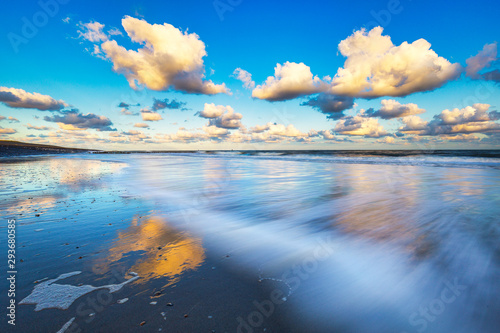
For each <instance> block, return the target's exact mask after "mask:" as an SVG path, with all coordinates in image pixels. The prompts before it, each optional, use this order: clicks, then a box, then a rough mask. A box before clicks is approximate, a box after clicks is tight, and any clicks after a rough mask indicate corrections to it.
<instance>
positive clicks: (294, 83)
mask: <svg viewBox="0 0 500 333" xmlns="http://www.w3.org/2000/svg"><path fill="white" fill-rule="evenodd" d="M382 32H383V28H382V27H375V28H373V29H372V30H370V31H366V30H365V29H361V30H358V31H355V32H354V33H353V34H352V35H351V36H349V37H348V38H346V39H345V40H343V41H341V42H340V44H339V46H338V49H339V51H340V53H341V54H342V55H343V56H344V57H346V58H347V59H346V61H345V63H344V66H343V67H342V68H339V69H338V70H337V73H336V74H335V76H334V77H333V78H330V77H328V76H327V77H324V78H323V79H320V78H319V77H318V76H314V75H313V74H312V72H311V69H310V68H309V66H307V65H305V64H304V63H294V62H285V63H284V64H283V65H281V64H277V66H276V67H275V73H274V76H270V77H268V78H267V80H266V81H265V82H264V83H263V84H261V85H258V86H256V87H255V88H254V89H253V91H252V97H254V98H258V99H265V100H268V101H283V100H288V99H293V98H296V97H299V96H305V95H311V94H314V93H319V92H325V93H329V94H330V95H331V96H347V97H352V98H367V99H370V98H377V97H384V96H393V97H398V96H407V95H410V94H413V93H416V92H422V91H431V90H434V89H436V88H439V87H441V86H442V85H444V84H445V83H446V82H448V81H451V80H454V79H457V78H458V77H459V76H460V74H461V72H462V66H461V65H460V64H458V63H456V64H452V63H450V62H449V61H448V60H446V59H444V58H443V57H439V56H438V55H437V54H436V52H434V51H433V50H432V49H431V44H430V43H429V42H427V41H426V40H425V39H422V38H421V39H418V40H416V41H414V42H413V43H408V42H403V43H401V45H399V46H396V45H394V44H393V43H392V41H391V38H390V37H389V36H383V35H382ZM239 73H241V72H239ZM248 74H249V73H248ZM245 75H246V73H243V77H245ZM323 98H326V99H328V98H329V99H333V98H334V97H323ZM320 102H321V101H319V100H318V101H315V100H314V99H312V102H311V103H312V104H313V105H311V106H317V107H320V109H321V104H319V103H320ZM323 102H326V100H323ZM306 105H307V104H306ZM332 113H334V112H332ZM334 117H337V115H335V116H334Z"/></svg>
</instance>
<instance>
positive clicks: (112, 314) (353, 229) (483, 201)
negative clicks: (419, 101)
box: [0, 153, 500, 332]
mask: <svg viewBox="0 0 500 333" xmlns="http://www.w3.org/2000/svg"><path fill="white" fill-rule="evenodd" d="M335 158H337V157H335ZM349 158H350V157H348V159H347V160H346V157H342V156H341V157H340V159H338V158H337V160H331V157H325V156H322V157H314V156H313V157H307V156H306V155H298V156H290V155H283V156H282V157H280V156H275V155H269V154H263V155H262V154H261V155H251V156H238V155H234V154H233V155H227V154H208V155H206V154H196V153H195V154H192V153H189V154H158V155H157V154H152V155H148V154H131V155H130V154H129V155H90V154H83V155H82V154H76V155H65V154H63V155H57V156H43V157H30V158H27V159H26V158H7V159H6V158H4V159H3V160H2V164H1V165H2V175H1V178H0V180H1V182H2V202H1V205H2V211H3V212H4V214H3V215H4V217H5V218H6V219H9V220H15V224H16V235H17V236H16V237H17V238H16V240H17V258H18V261H17V272H18V273H17V276H16V277H17V280H16V288H17V291H16V297H15V298H16V301H17V304H16V325H15V329H14V330H12V327H7V326H6V323H5V322H3V323H2V325H4V326H2V327H3V328H2V331H5V330H8V331H18V332H136V331H144V332H157V331H164V332H305V331H307V332H359V331H366V332H368V331H373V332H375V331H381V330H386V331H389V332H400V331H407V332H417V331H418V330H419V329H422V328H423V327H425V331H427V332H443V331H446V330H448V329H453V330H454V331H456V332H459V331H463V332H468V331H470V330H471V329H476V328H477V329H479V328H480V329H481V331H482V332H494V331H495V330H496V326H495V324H494V323H495V322H496V313H497V312H496V311H497V310H498V309H499V303H498V298H496V295H498V292H499V290H500V289H499V285H498V282H497V281H496V279H495V278H494V277H495V276H497V273H498V271H499V262H498V257H496V254H495V253H496V251H497V250H498V242H497V241H496V240H497V236H498V234H497V229H496V226H495V223H496V222H495V221H496V220H497V216H498V215H497V212H496V210H498V207H499V206H498V205H497V204H495V202H496V201H497V200H498V197H497V196H496V197H495V193H496V191H497V189H498V187H495V185H494V184H497V183H498V182H500V177H499V173H498V172H499V171H498V170H499V169H498V166H499V165H500V164H496V163H498V161H497V160H496V159H491V158H470V157H462V158H458V159H457V158H451V159H450V158H448V159H446V158H444V159H443V158H442V157H436V158H434V157H432V158H430V159H429V157H426V159H425V160H424V159H421V160H419V161H418V162H416V161H415V160H411V161H410V160H406V162H405V163H406V164H402V160H403V159H404V158H406V157H403V158H400V160H399V162H398V160H396V159H395V157H392V156H391V157H382V160H380V158H381V157H373V156H367V157H365V160H364V162H363V160H360V158H359V157H357V158H356V160H355V161H354V160H350V159H349ZM328 159H330V160H328ZM374 159H379V160H377V164H374V161H373V160H374ZM332 161H333V162H332ZM439 163H441V164H442V165H447V166H448V169H447V172H446V173H444V170H445V168H443V167H440V166H436V165H437V164H439ZM453 165H454V166H453ZM278 166H279V167H278ZM449 166H452V167H449ZM450 170H451V171H450ZM374 174H375V175H376V177H375V178H372V176H373V175H374ZM381 179H382V180H383V181H381ZM417 183H418V184H419V185H417ZM438 187H439V191H435V190H434V188H436V190H437V188H438ZM236 193H237V195H235V194H236ZM402 193H404V195H401V194H402ZM257 194H259V195H257ZM438 197H440V198H441V199H440V200H441V204H440V205H435V204H431V202H432V201H435V200H437V198H438ZM462 198H468V199H470V200H469V201H468V202H469V203H468V205H469V206H468V207H467V208H464V206H463V205H464V202H463V201H462ZM388 200H390V201H391V203H392V206H391V207H393V208H392V209H391V210H388V209H387V208H388V206H387V201H388ZM367 205H368V206H367ZM419 207H420V208H419ZM422 207H426V208H425V209H423V208H422ZM408 216H411V218H410V219H407V218H405V217H408ZM477 221H482V225H478V224H477V223H476V222H477ZM443 223H444V224H443ZM3 229H6V228H3ZM467 235H468V236H467ZM471 235H474V236H473V237H471ZM2 284H5V281H2ZM5 287H8V286H7V285H5ZM2 288H4V287H2ZM443 295H444V296H443ZM442 297H444V300H441V298H442ZM445 300H450V301H449V302H445ZM426 304H427V305H426ZM422 307H423V308H422ZM441 307H442V308H443V309H441ZM422 309H430V310H428V311H432V312H429V314H427V315H428V316H429V318H431V319H433V320H427V319H426V317H425V316H426V314H425V312H422V311H424V310H422ZM441 310H442V311H441ZM478 312H480V313H482V316H483V317H482V319H481V320H476V319H474V318H475V313H478ZM457 313H462V314H463V316H462V317H461V319H460V318H459V319H457V317H456V314H457ZM360 319H362V320H360ZM461 327H462V328H463V330H460V329H461Z"/></svg>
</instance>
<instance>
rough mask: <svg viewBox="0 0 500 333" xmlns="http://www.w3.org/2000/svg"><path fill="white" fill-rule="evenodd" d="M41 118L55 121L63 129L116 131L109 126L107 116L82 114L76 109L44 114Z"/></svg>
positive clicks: (110, 123)
mask: <svg viewBox="0 0 500 333" xmlns="http://www.w3.org/2000/svg"><path fill="white" fill-rule="evenodd" d="M43 119H44V120H45V121H49V122H54V123H57V124H58V125H59V127H60V128H61V129H65V130H84V129H89V128H90V129H96V130H98V131H116V129H114V128H111V126H112V125H113V123H112V122H111V120H109V118H107V117H105V116H99V115H96V114H93V113H87V114H82V113H80V112H78V111H77V110H71V111H65V112H64V113H63V114H62V116H60V115H54V116H52V117H48V116H45V117H44V118H43Z"/></svg>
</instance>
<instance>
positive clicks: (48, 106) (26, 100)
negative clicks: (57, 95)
mask: <svg viewBox="0 0 500 333" xmlns="http://www.w3.org/2000/svg"><path fill="white" fill-rule="evenodd" d="M0 102H2V103H4V104H5V105H7V106H10V107H11V108H24V109H38V110H41V111H59V110H61V109H63V108H64V107H66V106H68V104H66V103H65V102H64V101H63V100H55V99H54V98H52V97H50V96H48V95H42V94H39V93H36V92H35V93H29V92H26V91H24V90H23V89H16V88H7V87H0Z"/></svg>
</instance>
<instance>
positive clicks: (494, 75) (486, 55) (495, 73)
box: [465, 43, 500, 82]
mask: <svg viewBox="0 0 500 333" xmlns="http://www.w3.org/2000/svg"><path fill="white" fill-rule="evenodd" d="M497 60H498V51H497V43H492V44H486V45H484V47H483V49H482V50H481V51H479V53H478V54H476V55H475V56H473V57H470V58H468V59H467V60H466V61H465V62H466V63H467V67H466V68H465V72H466V75H467V76H468V77H470V78H472V79H478V80H487V81H495V82H500V71H499V70H498V69H495V70H492V71H489V72H486V73H482V74H480V73H479V72H480V71H482V70H483V69H485V68H489V67H490V66H491V65H492V63H494V62H495V61H497Z"/></svg>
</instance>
